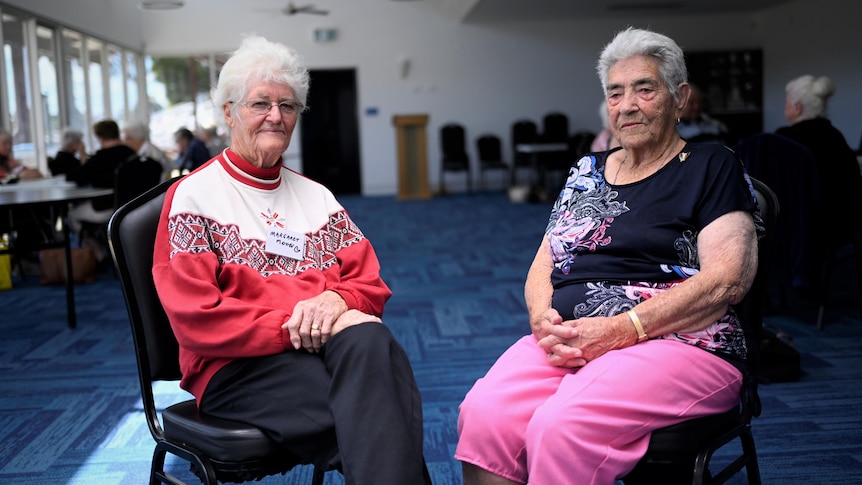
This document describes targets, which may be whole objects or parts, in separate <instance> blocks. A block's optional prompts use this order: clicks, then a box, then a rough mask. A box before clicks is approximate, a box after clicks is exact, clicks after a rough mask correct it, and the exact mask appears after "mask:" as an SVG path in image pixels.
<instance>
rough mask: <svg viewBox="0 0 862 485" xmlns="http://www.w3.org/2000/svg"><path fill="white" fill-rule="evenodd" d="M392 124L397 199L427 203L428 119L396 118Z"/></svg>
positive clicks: (400, 116)
mask: <svg viewBox="0 0 862 485" xmlns="http://www.w3.org/2000/svg"><path fill="white" fill-rule="evenodd" d="M392 124H394V125H395V131H396V141H397V145H398V198H399V199H430V198H431V192H430V191H429V190H428V146H427V137H426V136H425V126H426V125H427V124H428V115H395V116H393V117H392Z"/></svg>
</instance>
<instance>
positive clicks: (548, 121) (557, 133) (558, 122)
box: [542, 112, 569, 143]
mask: <svg viewBox="0 0 862 485" xmlns="http://www.w3.org/2000/svg"><path fill="white" fill-rule="evenodd" d="M568 138H569V117H568V116H566V115H565V113H558V112H552V113H548V114H546V115H545V116H544V117H543V118H542V141H543V142H545V143H566V141H567V140H568Z"/></svg>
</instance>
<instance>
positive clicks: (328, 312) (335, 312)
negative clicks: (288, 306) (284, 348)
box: [281, 290, 347, 352]
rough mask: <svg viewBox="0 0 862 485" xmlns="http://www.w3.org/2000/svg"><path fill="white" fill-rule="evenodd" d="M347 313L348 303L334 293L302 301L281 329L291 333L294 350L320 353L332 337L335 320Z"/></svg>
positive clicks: (330, 292)
mask: <svg viewBox="0 0 862 485" xmlns="http://www.w3.org/2000/svg"><path fill="white" fill-rule="evenodd" d="M346 311H347V303H345V302H344V299H343V298H341V295H339V294H338V293H336V292H334V291H329V290H327V291H324V292H323V293H321V294H319V295H317V296H315V297H314V298H309V299H308V300H302V301H300V302H298V303H297V304H296V306H295V307H293V313H292V314H291V315H290V318H289V319H288V320H287V322H286V323H284V324H283V325H282V326H281V327H282V328H286V329H287V330H288V331H289V332H290V342H291V343H292V344H293V348H295V349H299V348H300V347H302V348H304V349H305V350H307V351H309V352H319V351H320V348H321V347H323V344H325V343H326V341H327V340H329V337H330V336H332V325H333V323H334V322H335V320H336V319H337V318H338V317H340V316H341V315H342V314H343V313H344V312H346Z"/></svg>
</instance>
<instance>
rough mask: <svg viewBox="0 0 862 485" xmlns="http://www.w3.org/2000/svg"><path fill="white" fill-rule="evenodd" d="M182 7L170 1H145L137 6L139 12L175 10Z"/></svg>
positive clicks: (180, 3) (177, 2) (181, 4)
mask: <svg viewBox="0 0 862 485" xmlns="http://www.w3.org/2000/svg"><path fill="white" fill-rule="evenodd" d="M183 5H184V3H183V2H180V1H171V0H145V1H143V2H141V3H139V4H138V8H139V9H141V10H176V9H178V8H182V6H183Z"/></svg>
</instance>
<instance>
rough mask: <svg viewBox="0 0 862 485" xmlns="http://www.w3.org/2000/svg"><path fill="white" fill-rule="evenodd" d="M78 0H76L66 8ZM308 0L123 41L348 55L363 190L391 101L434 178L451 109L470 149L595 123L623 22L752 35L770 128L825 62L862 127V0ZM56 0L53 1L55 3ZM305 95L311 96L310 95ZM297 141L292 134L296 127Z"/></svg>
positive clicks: (386, 133) (673, 31)
mask: <svg viewBox="0 0 862 485" xmlns="http://www.w3.org/2000/svg"><path fill="white" fill-rule="evenodd" d="M107 1H108V0H102V1H101V2H100V1H99V0H87V3H89V4H91V5H92V4H104V3H105V2H107ZM440 1H442V0H437V2H438V3H439V2H440ZM18 2H19V3H27V4H28V5H29V8H30V9H31V10H35V8H34V6H33V5H35V4H49V3H54V2H51V1H50V0H43V1H39V0H18ZM11 3H15V2H11ZM79 3H81V2H78V1H76V2H74V4H75V9H78V8H80V7H79V6H78V5H79ZM30 4H32V5H30ZM68 4H73V2H66V3H65V5H68ZM317 4H318V5H319V6H320V7H323V8H327V9H329V10H330V12H331V13H330V15H329V16H326V17H318V16H314V15H297V16H292V17H287V16H283V15H281V14H279V13H278V12H277V9H276V8H273V9H271V10H270V11H268V12H266V11H255V9H257V8H258V7H256V6H255V5H256V4H255V3H252V2H243V3H242V4H240V5H241V6H238V5H237V2H234V1H231V0H208V1H207V2H201V3H200V4H199V5H198V2H193V1H188V2H187V6H186V7H185V8H184V9H182V10H180V11H177V12H170V13H167V12H139V17H138V21H139V23H140V25H139V27H137V29H136V28H135V27H134V26H129V27H128V28H129V34H130V39H129V41H128V42H126V44H131V43H134V42H138V41H139V39H138V38H137V37H136V32H138V31H139V32H140V37H141V39H143V41H142V42H143V44H144V45H145V49H146V51H147V52H148V53H151V54H155V55H167V54H192V53H194V54H197V53H205V52H211V51H216V52H224V51H230V50H232V49H234V48H236V46H237V44H238V41H239V38H240V35H241V34H242V33H245V32H255V33H257V34H260V35H264V36H266V37H268V38H270V39H272V40H277V41H280V42H284V43H286V44H288V45H291V46H292V47H294V48H296V49H297V50H298V51H299V52H300V53H302V54H303V56H304V57H305V58H306V60H307V62H308V64H309V66H310V67H311V68H313V69H323V68H356V69H357V74H358V78H357V79H358V88H359V104H360V106H359V110H360V144H361V161H362V171H363V193H365V194H393V193H395V191H396V189H397V173H396V160H395V156H396V154H395V133H394V128H393V126H392V117H393V116H394V115H397V114H410V113H427V114H428V115H430V118H429V132H428V135H429V147H428V148H429V150H428V160H429V164H430V167H429V180H430V181H431V182H432V185H433V186H435V187H436V185H437V181H438V168H439V149H438V144H439V140H438V136H437V135H438V129H439V127H440V126H441V125H443V124H444V123H446V122H448V121H458V122H460V123H462V124H463V125H464V126H465V127H466V129H467V136H468V140H469V147H468V148H469V150H470V153H471V154H472V155H473V157H474V160H475V146H474V145H475V139H476V137H478V136H479V135H480V134H482V133H485V132H491V133H496V134H497V135H499V136H501V137H502V138H503V140H504V146H505V147H506V148H508V146H509V144H508V137H509V129H510V125H511V123H512V121H514V120H515V119H517V118H521V117H528V118H532V119H533V120H535V121H537V122H538V121H540V119H541V117H542V115H544V114H545V113H546V112H548V111H551V110H559V111H562V112H565V113H566V114H568V116H569V119H570V129H571V130H572V131H574V130H577V129H590V130H598V128H599V127H600V126H599V125H600V122H599V118H598V115H597V113H596V111H597V106H598V103H599V101H600V99H601V89H600V86H599V83H598V79H597V77H596V75H595V68H594V65H595V61H596V57H597V55H598V52H599V50H600V49H601V48H602V46H603V45H604V44H605V43H607V42H608V41H609V40H610V38H611V37H612V35H613V33H614V32H616V31H617V30H620V29H621V28H624V27H626V26H628V25H634V26H638V27H646V28H651V29H654V30H657V31H660V32H663V33H666V34H668V35H670V36H671V37H673V38H674V39H675V40H676V41H677V42H678V43H679V44H680V45H681V46H682V47H683V48H684V49H689V50H713V49H737V48H740V49H741V48H762V49H763V52H764V64H765V65H764V68H765V74H764V84H765V96H764V103H765V129H766V130H770V131H771V130H774V129H775V128H777V127H778V126H780V125H782V124H784V120H783V105H784V84H785V83H786V82H787V81H788V80H790V79H792V78H793V77H796V76H798V75H801V74H806V73H811V74H817V75H828V76H830V77H832V78H833V80H834V81H835V83H836V86H837V94H836V96H835V97H834V98H833V100H832V103H831V115H832V119H833V122H834V124H835V125H836V126H837V127H838V128H839V129H840V130H842V131H843V132H844V134H845V136H846V137H847V138H848V141H849V142H850V144H851V146H854V147H855V146H856V145H857V144H858V142H859V136H860V133H862V117H860V116H859V115H858V113H859V111H860V108H862V94H860V93H859V91H858V88H859V87H862V63H860V55H859V54H857V53H856V52H855V50H856V49H857V48H858V46H859V45H862V29H858V27H857V26H856V25H855V22H858V19H860V18H862V15H860V14H862V3H859V2H856V1H855V0H797V1H795V2H791V3H789V4H786V5H784V6H781V7H775V8H772V9H767V10H765V11H761V12H757V13H754V14H751V13H749V14H735V15H701V16H674V17H663V18H633V19H627V20H623V21H621V20H608V19H602V20H567V21H555V22H543V23H512V24H494V25H475V24H462V23H459V22H458V21H457V20H455V19H453V18H451V16H446V15H444V14H442V13H440V10H439V9H435V8H434V5H433V4H434V1H432V0H429V1H422V2H392V1H384V0H340V1H339V0H330V1H328V2H324V1H323V0H321V1H320V2H317ZM58 8H60V7H58V6H57V5H53V10H54V11H55V12H56V10H57V9H58ZM64 8H66V7H64ZM260 8H264V7H260ZM78 17H79V16H74V17H71V16H70V17H64V21H66V22H70V23H71V22H72V19H73V18H74V19H75V20H76V21H80V22H84V20H88V21H89V23H88V24H87V25H88V29H87V30H90V31H95V29H96V27H97V25H95V24H94V22H92V21H91V19H89V18H88V19H81V18H78ZM315 27H332V28H335V29H337V30H338V37H337V39H336V40H335V41H334V42H331V43H326V44H317V43H314V42H313V41H312V30H313V29H314V28H315ZM111 33H112V35H115V34H116V31H115V30H112V31H111ZM404 58H406V59H409V60H410V66H411V67H410V72H409V74H408V76H407V77H406V78H401V77H400V76H399V74H398V70H397V63H398V60H399V59H404ZM309 104H310V106H311V108H312V109H313V108H314V100H313V99H310V100H309ZM372 107H373V108H376V109H377V115H374V116H370V115H366V114H365V110H366V108H372ZM294 140H295V141H294V143H295V144H296V145H298V143H296V140H298V138H297V137H295V138H294ZM294 149H295V147H294ZM453 182H455V180H454V179H453ZM447 185H449V184H447Z"/></svg>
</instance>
